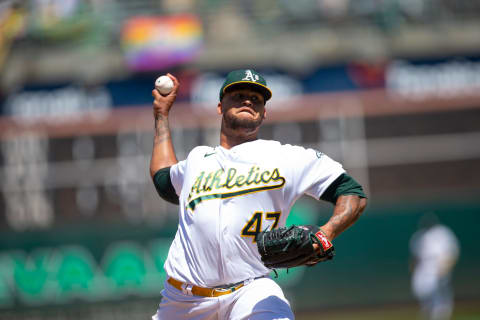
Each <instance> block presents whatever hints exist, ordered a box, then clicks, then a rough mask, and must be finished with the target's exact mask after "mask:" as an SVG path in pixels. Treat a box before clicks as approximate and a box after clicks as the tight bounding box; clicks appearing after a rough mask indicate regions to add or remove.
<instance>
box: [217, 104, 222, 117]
mask: <svg viewBox="0 0 480 320" xmlns="http://www.w3.org/2000/svg"><path fill="white" fill-rule="evenodd" d="M217 113H218V114H222V102H221V101H220V102H219V103H218V105H217Z"/></svg>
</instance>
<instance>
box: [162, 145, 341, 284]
mask: <svg viewBox="0 0 480 320" xmlns="http://www.w3.org/2000/svg"><path fill="white" fill-rule="evenodd" d="M344 172H345V170H344V169H343V168H342V166H341V165H340V164H339V163H338V162H336V161H334V160H332V159H330V158H329V157H328V156H326V155H324V154H322V153H320V152H318V151H316V150H313V149H305V148H303V147H299V146H292V145H282V144H280V143H279V142H277V141H267V140H255V141H251V142H246V143H242V144H240V145H237V146H235V147H233V148H231V149H229V150H228V149H225V148H223V147H221V146H217V147H215V148H212V147H206V146H200V147H196V148H194V149H193V150H192V151H191V152H190V154H189V155H188V157H187V159H186V160H183V161H180V162H178V163H177V164H175V165H173V166H172V167H171V169H170V178H171V181H172V184H173V186H174V188H175V191H176V193H177V195H178V196H179V201H180V208H179V227H178V230H177V233H176V235H175V239H174V240H173V243H172V245H171V247H170V251H169V253H168V257H167V260H166V262H165V270H166V272H167V274H168V276H170V277H173V278H175V279H177V280H180V281H183V282H186V283H190V284H194V285H197V286H201V287H215V286H219V285H224V284H231V283H236V282H239V281H243V280H246V279H250V278H255V277H259V276H263V275H266V274H268V273H269V272H270V270H269V269H268V268H266V267H265V266H264V265H263V264H262V261H261V259H260V255H259V253H258V250H257V244H256V243H255V236H256V234H257V233H259V232H260V231H263V230H265V229H268V230H270V229H272V228H275V227H277V226H278V227H281V226H285V221H286V219H287V216H288V214H289V212H290V209H291V207H292V206H293V204H294V202H295V201H296V200H297V199H298V198H299V197H301V196H302V195H303V194H309V195H311V196H313V197H315V198H319V197H320V196H321V195H322V193H323V192H324V191H325V190H326V189H327V188H328V186H329V185H330V184H331V183H332V182H333V181H334V180H335V179H336V178H338V177H339V176H340V175H341V174H342V173H344Z"/></svg>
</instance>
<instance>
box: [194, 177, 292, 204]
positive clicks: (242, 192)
mask: <svg viewBox="0 0 480 320" xmlns="http://www.w3.org/2000/svg"><path fill="white" fill-rule="evenodd" d="M284 185H285V179H282V183H281V184H279V185H274V186H263V187H258V188H251V189H244V190H239V191H234V192H227V193H214V194H208V195H204V196H200V197H198V198H195V199H193V200H192V201H190V202H189V203H188V205H187V208H188V209H190V210H192V211H193V210H195V207H196V206H197V204H199V203H200V202H202V201H205V200H211V199H228V198H233V197H239V196H243V195H246V194H250V193H255V192H261V191H267V190H273V189H280V188H282V187H283V186H284Z"/></svg>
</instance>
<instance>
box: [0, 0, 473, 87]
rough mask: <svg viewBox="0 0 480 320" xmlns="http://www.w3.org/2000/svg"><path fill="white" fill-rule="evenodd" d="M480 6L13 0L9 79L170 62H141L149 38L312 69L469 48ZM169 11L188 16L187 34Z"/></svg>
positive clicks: (102, 75) (3, 35)
mask: <svg viewBox="0 0 480 320" xmlns="http://www.w3.org/2000/svg"><path fill="white" fill-rule="evenodd" d="M479 15H480V4H479V3H478V2H477V1H466V0H465V1H453V0H361V1H350V0H301V1H287V0H279V1H273V0H268V1H252V0H242V1H230V0H177V1H174V0H163V1H161V0H135V1H128V0H102V1H98V0H84V1H80V0H65V1H61V0H23V1H20V0H6V1H2V3H1V4H0V25H1V32H0V67H1V70H2V72H1V74H2V76H1V77H0V86H1V88H2V89H3V90H2V91H3V92H4V94H5V91H7V92H9V91H10V90H14V89H15V88H16V87H17V86H19V85H22V84H24V83H25V82H34V83H38V82H40V83H41V82H51V81H58V80H62V79H72V80H78V81H84V82H87V83H95V82H98V81H104V80H105V79H109V78H118V77H122V76H125V74H126V73H128V72H129V71H131V70H132V68H133V69H134V70H138V69H142V68H143V69H145V68H147V69H148V68H150V69H152V68H153V69H155V67H157V68H158V67H165V65H162V64H161V63H160V65H159V63H158V62H157V63H154V64H152V61H150V63H149V66H140V65H138V64H135V62H132V60H131V59H133V58H132V57H131V55H132V54H133V55H134V54H135V50H138V46H139V45H141V43H142V42H144V41H147V40H148V39H146V38H152V39H151V41H152V42H155V41H157V42H162V43H165V44H166V45H169V46H175V45H176V47H177V48H178V46H180V47H181V46H182V45H184V46H187V45H189V46H191V48H190V49H191V50H189V52H188V53H187V55H192V54H193V53H196V56H195V59H194V60H190V59H184V61H188V62H189V63H191V64H192V65H193V66H195V67H199V68H202V69H212V68H229V67H231V66H232V65H240V64H246V63H254V64H255V65H257V66H266V67H274V66H277V67H282V68H285V69H287V70H293V71H297V72H306V71H308V70H309V69H310V68H312V65H315V64H317V63H319V62H320V63H323V64H325V63H331V62H339V61H345V60H352V59H360V60H372V59H373V60H379V59H389V58H391V57H395V56H398V55H409V56H430V55H438V54H441V53H442V52H443V53H460V54H464V53H466V52H471V51H472V50H475V45H476V44H477V43H478V41H477V39H478V29H479V26H478V24H479V22H478V21H479V19H478V17H479ZM155 17H157V18H158V17H164V20H163V21H161V22H159V21H155ZM166 17H168V18H169V19H173V20H175V19H180V20H181V19H188V20H189V23H188V24H183V25H182V28H183V30H180V31H178V32H179V33H184V34H183V35H180V39H179V38H178V36H179V34H171V33H170V32H171V28H173V27H174V25H175V22H173V27H172V22H171V20H170V22H168V21H165V18H166ZM177 22H178V21H177ZM139 24H140V26H139ZM142 29H143V32H146V33H158V34H157V36H156V37H155V36H153V35H144V36H141V33H142V31H139V30H142ZM185 33H186V34H185ZM162 34H163V36H162ZM192 38H194V39H192ZM195 39H196V40H197V41H194V40H195ZM178 42H183V44H182V43H181V44H179V43H178ZM197 47H198V48H199V47H201V50H198V52H197V50H195V49H196V48H197ZM193 51H195V52H193ZM272 55H274V56H275V59H272ZM125 58H126V59H127V61H126V63H125ZM152 66H153V67H152ZM167 66H168V64H167Z"/></svg>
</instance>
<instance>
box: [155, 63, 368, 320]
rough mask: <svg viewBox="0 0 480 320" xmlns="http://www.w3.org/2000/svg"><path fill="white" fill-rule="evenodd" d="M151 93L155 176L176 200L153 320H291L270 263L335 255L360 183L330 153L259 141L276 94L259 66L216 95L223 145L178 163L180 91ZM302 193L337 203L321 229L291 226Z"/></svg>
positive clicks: (354, 215)
mask: <svg viewBox="0 0 480 320" xmlns="http://www.w3.org/2000/svg"><path fill="white" fill-rule="evenodd" d="M168 76H169V77H170V78H171V79H172V80H173V82H174V87H173V90H172V91H171V92H170V93H169V94H167V95H162V94H160V93H159V92H158V91H157V90H153V91H152V94H153V97H154V102H153V115H154V118H155V136H154V145H153V151H152V158H151V162H150V174H151V176H152V179H153V181H154V185H155V187H156V189H157V191H158V193H159V195H160V196H161V197H162V198H163V199H165V200H166V201H169V202H172V203H176V204H178V205H179V224H178V230H177V233H176V235H175V238H174V240H173V242H172V245H171V247H170V250H169V253H168V257H167V260H166V262H165V266H164V268H165V271H166V273H167V280H166V282H165V287H164V290H163V291H162V301H161V303H160V306H159V308H158V310H157V313H156V314H155V315H154V316H153V317H152V318H153V319H154V320H157V319H162V320H171V319H255V320H267V319H269V320H270V319H294V315H293V313H292V310H291V307H290V304H289V302H288V300H287V299H286V298H285V296H284V294H283V292H282V290H281V288H280V287H279V286H278V285H277V284H276V282H275V281H273V280H272V279H271V278H270V277H269V274H270V272H271V271H272V269H276V268H292V267H296V266H302V265H314V264H316V263H318V262H320V261H325V260H329V259H332V257H333V256H334V247H333V244H332V241H333V240H334V239H335V238H336V237H337V236H338V235H339V234H340V233H341V232H343V231H344V230H345V229H347V228H348V227H349V226H351V225H352V224H353V223H354V222H355V221H356V220H357V219H358V217H359V216H360V214H361V212H362V211H363V210H364V208H365V206H366V198H365V195H364V193H363V191H362V187H361V186H360V185H359V184H358V183H357V182H356V181H355V180H354V179H353V178H352V177H350V176H349V175H348V174H347V173H346V172H345V170H344V169H343V168H342V165H341V164H339V163H338V162H336V161H334V160H332V159H331V158H329V157H328V156H327V155H325V154H323V153H321V152H319V151H316V150H313V149H305V148H303V147H300V146H292V145H284V144H281V143H280V142H277V141H268V140H261V139H258V138H257V134H258V130H259V128H260V126H261V124H262V121H263V119H264V118H265V116H266V113H267V111H266V108H265V104H266V102H267V101H268V100H269V99H270V98H271V96H272V92H271V91H270V89H269V88H268V86H267V83H266V81H265V79H264V78H263V77H262V76H261V75H260V74H259V73H257V72H256V71H254V70H252V69H247V70H235V71H232V72H230V73H229V74H228V75H227V77H226V79H225V82H224V84H223V85H222V87H221V88H220V92H219V103H218V105H217V113H218V115H219V117H220V118H221V130H220V144H219V145H218V146H216V147H208V146H198V147H196V148H194V149H193V150H192V151H191V152H190V153H189V155H188V157H187V159H185V160H182V161H178V160H177V158H176V156H175V152H174V149H173V144H172V140H171V134H170V130H169V125H168V115H169V111H170V109H171V107H172V105H173V103H174V101H175V97H176V94H177V91H178V87H179V82H178V80H177V79H176V78H175V77H174V76H172V75H170V74H168ZM303 194H308V195H310V196H312V197H314V198H316V199H321V200H324V201H329V202H332V203H333V204H334V209H333V214H332V216H331V218H330V219H329V221H328V222H327V223H326V224H325V225H323V226H321V227H318V226H311V225H308V226H288V227H287V226H285V222H286V220H287V216H288V214H289V212H290V209H291V208H292V206H293V204H294V203H295V201H296V200H297V199H298V198H300V197H301V196H302V195H303Z"/></svg>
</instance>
